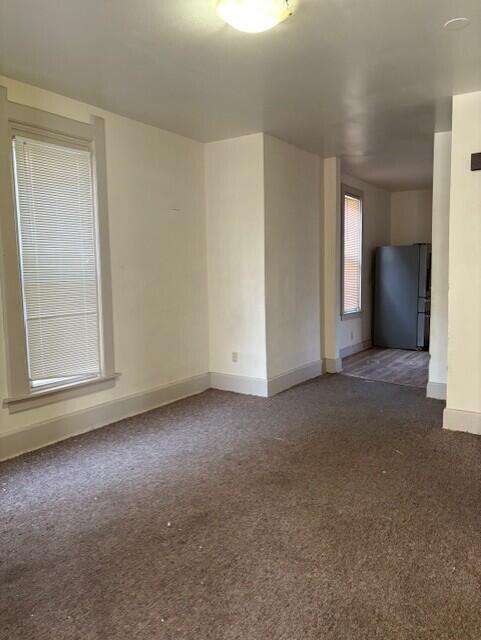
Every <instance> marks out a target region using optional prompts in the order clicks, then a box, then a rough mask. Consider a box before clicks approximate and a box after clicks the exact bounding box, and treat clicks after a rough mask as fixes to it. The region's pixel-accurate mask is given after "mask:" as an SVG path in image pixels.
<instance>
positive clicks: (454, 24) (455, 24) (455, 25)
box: [443, 18, 471, 31]
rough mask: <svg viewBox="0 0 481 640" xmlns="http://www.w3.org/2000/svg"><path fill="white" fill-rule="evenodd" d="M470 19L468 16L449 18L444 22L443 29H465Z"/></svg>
mask: <svg viewBox="0 0 481 640" xmlns="http://www.w3.org/2000/svg"><path fill="white" fill-rule="evenodd" d="M470 22H471V20H470V19H469V18H451V20H448V21H447V22H445V23H444V25H443V29H445V30H446V31H461V29H465V28H466V27H467V26H468V25H469V24H470Z"/></svg>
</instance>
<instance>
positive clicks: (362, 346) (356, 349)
mask: <svg viewBox="0 0 481 640" xmlns="http://www.w3.org/2000/svg"><path fill="white" fill-rule="evenodd" d="M371 347H372V341H371V340H363V342H358V343H357V344H351V345H349V346H348V347H343V348H342V349H339V356H340V357H341V359H342V358H347V357H348V356H353V355H354V354H355V353H361V351H367V350H368V349H370V348H371Z"/></svg>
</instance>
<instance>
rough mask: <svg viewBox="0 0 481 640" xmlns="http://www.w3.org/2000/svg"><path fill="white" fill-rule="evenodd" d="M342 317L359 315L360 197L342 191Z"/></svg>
mask: <svg viewBox="0 0 481 640" xmlns="http://www.w3.org/2000/svg"><path fill="white" fill-rule="evenodd" d="M342 206H343V214H342V297H341V299H342V316H343V317H349V316H351V317H352V316H353V315H354V314H358V313H361V310H362V303H361V282H362V195H361V194H358V193H355V192H351V191H350V190H347V189H343V205H342Z"/></svg>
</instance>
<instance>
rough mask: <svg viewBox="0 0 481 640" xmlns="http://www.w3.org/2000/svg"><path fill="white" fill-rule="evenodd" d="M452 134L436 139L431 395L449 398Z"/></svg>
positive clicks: (436, 135)
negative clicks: (447, 389)
mask: <svg viewBox="0 0 481 640" xmlns="http://www.w3.org/2000/svg"><path fill="white" fill-rule="evenodd" d="M450 184H451V132H450V131H445V132H442V133H436V134H435V136H434V163H433V224H432V229H433V237H432V270H431V328H430V341H429V342H430V344H429V353H430V356H431V357H430V360H429V382H428V388H427V394H428V396H430V397H434V398H440V399H442V398H445V397H446V382H447V374H448V270H449V194H450Z"/></svg>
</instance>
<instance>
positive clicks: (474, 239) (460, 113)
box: [444, 92, 481, 434]
mask: <svg viewBox="0 0 481 640" xmlns="http://www.w3.org/2000/svg"><path fill="white" fill-rule="evenodd" d="M479 150H481V92H478V93H469V94H464V95H459V96H454V98H453V122H452V149H451V199H450V211H449V294H448V336H449V342H448V388H447V409H446V411H445V416H444V425H445V426H446V427H448V428H453V429H462V430H467V431H474V432H476V433H480V434H481V175H480V173H479V172H473V171H471V170H470V157H471V153H473V152H475V151H479Z"/></svg>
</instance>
